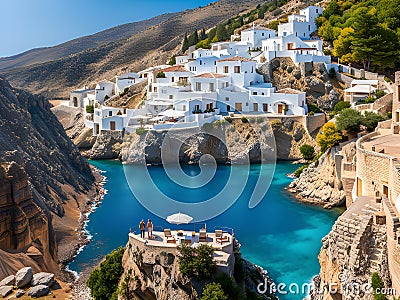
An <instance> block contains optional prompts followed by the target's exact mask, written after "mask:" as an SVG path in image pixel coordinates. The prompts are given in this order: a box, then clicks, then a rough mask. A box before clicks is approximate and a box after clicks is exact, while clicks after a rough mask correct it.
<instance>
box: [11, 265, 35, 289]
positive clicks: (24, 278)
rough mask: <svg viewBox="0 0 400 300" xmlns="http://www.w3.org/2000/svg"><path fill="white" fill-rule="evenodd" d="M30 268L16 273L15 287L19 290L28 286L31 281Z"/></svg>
mask: <svg viewBox="0 0 400 300" xmlns="http://www.w3.org/2000/svg"><path fill="white" fill-rule="evenodd" d="M32 276H33V274H32V268H31V267H26V268H22V269H21V270H19V271H18V273H17V275H15V285H16V286H17V287H19V288H21V287H24V286H26V285H28V284H29V283H30V282H31V280H32Z"/></svg>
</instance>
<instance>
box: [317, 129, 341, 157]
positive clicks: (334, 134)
mask: <svg viewBox="0 0 400 300" xmlns="http://www.w3.org/2000/svg"><path fill="white" fill-rule="evenodd" d="M341 140H342V135H341V134H340V132H339V130H338V129H337V127H336V125H335V124H334V123H332V122H328V123H326V124H325V125H324V126H323V127H322V129H321V131H320V132H319V133H318V135H317V143H318V145H319V146H320V148H321V152H322V153H324V152H325V151H326V150H328V149H329V148H331V147H333V146H334V145H335V144H337V143H339V142H340V141H341Z"/></svg>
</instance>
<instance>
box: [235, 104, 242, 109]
mask: <svg viewBox="0 0 400 300" xmlns="http://www.w3.org/2000/svg"><path fill="white" fill-rule="evenodd" d="M235 109H236V110H237V111H242V103H241V102H236V103H235Z"/></svg>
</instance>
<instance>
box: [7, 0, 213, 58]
mask: <svg viewBox="0 0 400 300" xmlns="http://www.w3.org/2000/svg"><path fill="white" fill-rule="evenodd" d="M211 2H214V1H212V0H196V1H194V0H183V1H182V0H181V1H177V0H172V1H171V0H114V1H113V0H0V11H1V12H2V13H1V17H0V37H1V43H0V57H4V56H10V55H13V54H17V53H20V52H23V51H26V50H29V49H32V48H37V47H44V46H53V45H56V44H60V43H62V42H65V41H68V40H71V39H74V38H76V37H80V36H83V35H88V34H92V33H95V32H98V31H101V30H104V29H107V28H110V27H113V26H116V25H120V24H124V23H129V22H135V21H139V20H144V19H148V18H151V17H153V16H156V15H159V14H162V13H166V12H175V11H181V10H185V9H187V8H195V7H198V6H204V5H206V4H208V3H211Z"/></svg>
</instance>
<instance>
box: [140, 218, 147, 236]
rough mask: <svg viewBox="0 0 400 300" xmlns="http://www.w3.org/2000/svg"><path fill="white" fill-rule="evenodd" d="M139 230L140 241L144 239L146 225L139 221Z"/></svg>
mask: <svg viewBox="0 0 400 300" xmlns="http://www.w3.org/2000/svg"><path fill="white" fill-rule="evenodd" d="M139 229H140V237H141V238H142V239H144V238H145V233H144V232H145V229H146V224H145V223H144V220H142V221H140V223H139Z"/></svg>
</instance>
